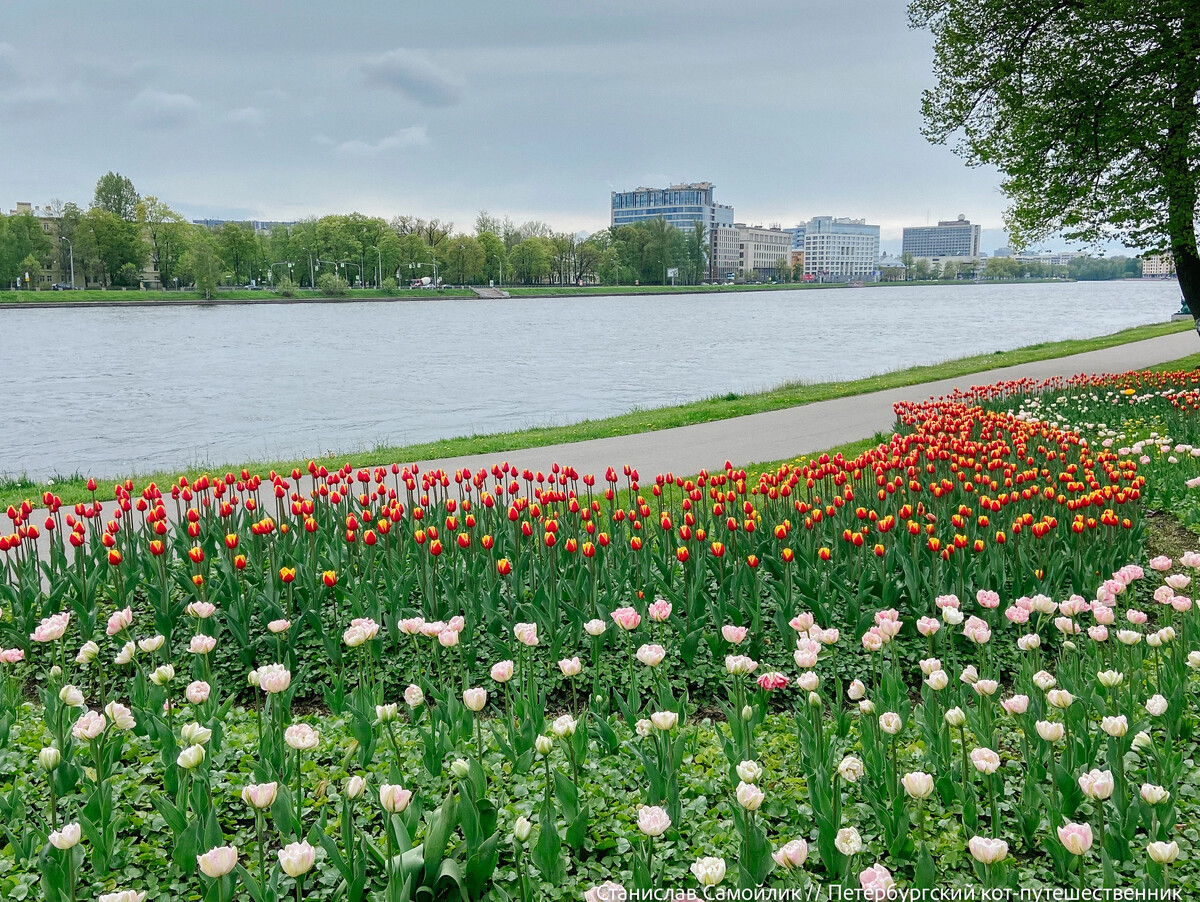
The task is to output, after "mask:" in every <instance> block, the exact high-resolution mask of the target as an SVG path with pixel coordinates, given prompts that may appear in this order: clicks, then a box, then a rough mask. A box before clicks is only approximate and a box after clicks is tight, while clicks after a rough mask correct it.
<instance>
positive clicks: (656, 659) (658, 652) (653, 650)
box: [637, 645, 667, 667]
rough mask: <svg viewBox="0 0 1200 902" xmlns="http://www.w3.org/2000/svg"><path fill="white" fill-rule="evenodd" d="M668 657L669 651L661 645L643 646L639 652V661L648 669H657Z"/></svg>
mask: <svg viewBox="0 0 1200 902" xmlns="http://www.w3.org/2000/svg"><path fill="white" fill-rule="evenodd" d="M666 656H667V650H666V649H665V648H663V647H662V646H661V645H643V646H642V647H641V648H639V649H638V650H637V659H638V660H639V661H641V662H642V663H643V664H645V665H646V666H647V667H657V666H658V665H659V664H661V663H662V662H663V658H665V657H666Z"/></svg>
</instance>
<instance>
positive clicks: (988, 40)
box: [909, 0, 1200, 330]
mask: <svg viewBox="0 0 1200 902" xmlns="http://www.w3.org/2000/svg"><path fill="white" fill-rule="evenodd" d="M909 17H910V21H911V24H912V25H913V26H914V27H916V28H927V29H929V30H930V31H932V33H933V37H934V72H935V74H936V76H937V85H936V87H934V88H932V89H931V90H929V91H926V92H925V95H924V100H923V104H922V106H923V112H924V116H925V134H926V136H927V137H928V138H930V139H931V140H933V141H935V142H946V141H948V140H950V139H951V138H952V137H953V136H958V138H959V141H958V146H957V149H958V151H959V152H960V153H961V154H962V155H963V156H964V157H965V158H966V160H967V161H968V163H970V164H972V165H993V166H995V167H997V168H998V169H999V170H1000V171H1001V172H1002V173H1003V174H1004V181H1003V189H1004V191H1005V193H1006V194H1007V195H1008V197H1009V198H1010V200H1011V206H1010V207H1009V209H1008V211H1007V213H1006V224H1007V226H1008V228H1009V231H1010V234H1011V236H1012V239H1013V241H1014V243H1015V244H1016V245H1017V246H1023V245H1027V244H1029V243H1031V242H1034V241H1037V240H1040V239H1042V238H1045V237H1047V236H1049V235H1051V234H1054V233H1059V232H1061V233H1062V234H1063V235H1065V236H1066V237H1068V238H1070V239H1074V240H1081V241H1085V242H1088V243H1097V242H1100V241H1104V240H1113V239H1115V240H1120V241H1123V242H1125V243H1126V244H1128V245H1131V246H1134V247H1143V248H1145V249H1147V250H1169V251H1170V252H1171V253H1172V254H1173V255H1174V258H1175V266H1176V269H1177V271H1178V273H1179V284H1180V287H1181V288H1182V290H1183V295H1184V298H1185V300H1186V301H1187V304H1188V307H1189V309H1190V310H1191V312H1192V315H1193V316H1194V317H1196V320H1197V330H1200V256H1198V255H1197V249H1196V218H1197V200H1198V198H1200V2H1197V0H1025V2H1022V3H1014V2H1012V0H913V2H911V3H910V5H909Z"/></svg>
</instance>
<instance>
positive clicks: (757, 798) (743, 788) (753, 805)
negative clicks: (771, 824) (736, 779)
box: [735, 781, 766, 811]
mask: <svg viewBox="0 0 1200 902" xmlns="http://www.w3.org/2000/svg"><path fill="white" fill-rule="evenodd" d="M735 795H736V796H737V801H738V804H739V805H741V806H742V807H743V808H745V809H746V810H747V811H757V810H758V809H759V808H760V807H761V806H762V803H763V800H764V799H765V798H766V793H764V792H763V791H762V790H761V789H759V788H758V787H757V786H755V785H754V784H753V783H747V782H745V781H742V782H741V783H739V784H738V785H737V790H736V792H735Z"/></svg>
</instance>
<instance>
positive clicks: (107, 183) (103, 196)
mask: <svg viewBox="0 0 1200 902" xmlns="http://www.w3.org/2000/svg"><path fill="white" fill-rule="evenodd" d="M139 200H140V198H139V197H138V193H137V190H136V189H134V187H133V182H131V181H130V180H129V179H127V178H126V177H125V176H123V175H121V173H119V172H106V173H105V174H104V175H102V176H100V180H99V181H98V182H96V190H95V193H94V195H93V197H92V206H93V207H99V208H100V209H101V210H107V211H108V212H109V213H111V214H112V215H113V216H115V217H117V219H123V220H125V221H126V222H133V221H134V219H136V218H137V207H138V201H139Z"/></svg>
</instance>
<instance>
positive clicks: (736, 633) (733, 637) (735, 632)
mask: <svg viewBox="0 0 1200 902" xmlns="http://www.w3.org/2000/svg"><path fill="white" fill-rule="evenodd" d="M746 632H747V629H746V627H744V626H734V625H733V624H732V623H727V624H725V625H724V626H723V627H721V637H722V638H723V639H724V640H725V641H726V642H728V643H730V644H731V645H741V644H742V640H743V639H745V638H746Z"/></svg>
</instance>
